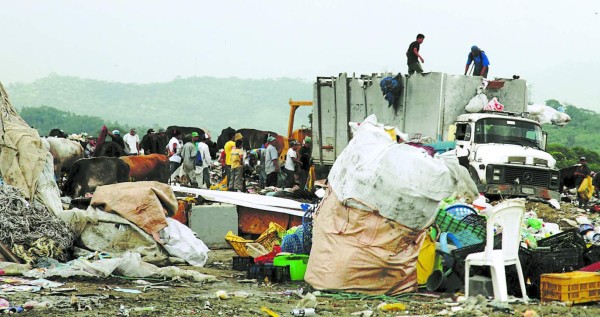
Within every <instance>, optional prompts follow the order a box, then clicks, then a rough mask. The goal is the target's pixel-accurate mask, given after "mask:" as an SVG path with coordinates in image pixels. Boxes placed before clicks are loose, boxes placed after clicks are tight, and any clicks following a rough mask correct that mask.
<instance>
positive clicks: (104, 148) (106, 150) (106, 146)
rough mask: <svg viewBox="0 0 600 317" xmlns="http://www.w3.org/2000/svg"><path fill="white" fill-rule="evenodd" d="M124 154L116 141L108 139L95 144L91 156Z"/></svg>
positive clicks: (117, 155) (118, 155)
mask: <svg viewBox="0 0 600 317" xmlns="http://www.w3.org/2000/svg"><path fill="white" fill-rule="evenodd" d="M124 155H125V150H124V149H123V147H122V146H121V145H119V144H118V143H117V142H113V141H109V142H104V143H102V144H101V145H98V146H96V149H95V150H94V153H93V154H92V156H93V157H121V156H124Z"/></svg>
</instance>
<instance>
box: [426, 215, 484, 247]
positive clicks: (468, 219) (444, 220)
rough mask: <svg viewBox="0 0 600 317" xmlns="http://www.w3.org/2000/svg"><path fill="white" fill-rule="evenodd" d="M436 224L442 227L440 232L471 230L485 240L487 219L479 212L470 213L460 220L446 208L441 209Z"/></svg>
mask: <svg viewBox="0 0 600 317" xmlns="http://www.w3.org/2000/svg"><path fill="white" fill-rule="evenodd" d="M435 224H436V225H437V226H438V227H439V228H440V232H452V233H457V232H461V231H469V232H472V233H473V234H474V235H475V236H477V237H478V238H480V239H481V240H485V234H486V229H485V225H486V219H485V217H482V216H479V215H477V214H469V215H467V216H465V217H464V218H462V219H461V220H458V219H456V218H454V217H453V216H452V215H451V214H449V213H447V212H446V211H445V210H440V211H439V212H438V214H437V216H436V218H435Z"/></svg>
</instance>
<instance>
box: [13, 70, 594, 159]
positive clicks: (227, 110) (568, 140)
mask: <svg viewBox="0 0 600 317" xmlns="http://www.w3.org/2000/svg"><path fill="white" fill-rule="evenodd" d="M6 90H7V91H8V94H9V96H10V98H11V101H12V103H13V104H14V105H15V106H16V107H17V109H18V111H19V112H20V113H21V115H22V116H23V118H24V119H25V120H26V121H27V122H28V123H29V124H30V125H32V126H34V127H35V128H37V129H38V131H39V132H40V134H41V135H45V134H47V133H48V131H50V129H52V128H55V127H59V128H62V129H63V130H65V131H66V132H68V133H79V132H88V133H90V134H97V132H98V131H99V129H100V127H101V126H102V125H103V124H106V125H107V126H109V128H111V129H113V128H119V129H121V130H127V129H128V128H129V127H136V128H138V129H139V133H140V134H144V131H145V129H146V128H148V127H153V128H155V129H156V128H166V127H167V126H169V125H182V126H197V127H202V128H207V129H209V131H211V132H212V133H213V135H218V134H219V132H220V131H221V129H223V128H226V127H228V126H231V127H234V128H255V129H260V130H272V131H275V132H278V133H282V134H285V132H286V130H287V119H288V113H289V107H288V105H287V102H288V100H289V98H293V99H295V100H312V84H311V83H308V82H305V81H303V80H298V79H290V78H280V79H263V80H256V79H239V78H212V77H191V78H185V79H183V78H178V79H175V80H173V81H171V82H167V83H151V84H125V83H115V82H105V81H97V80H88V79H80V78H76V77H67V76H58V75H50V76H48V77H45V78H42V79H40V80H37V81H35V82H33V83H30V84H11V85H8V86H7V87H6ZM546 104H547V105H549V106H551V107H554V108H557V107H559V106H561V104H560V103H559V102H558V101H556V100H548V101H547V102H546ZM563 106H564V108H565V109H566V113H568V114H569V115H570V116H571V119H572V121H571V123H569V124H568V125H567V126H566V127H556V126H551V125H544V130H545V131H547V132H548V144H551V145H550V146H549V147H548V152H550V153H552V154H553V155H554V156H555V158H556V159H557V160H558V167H564V166H568V165H572V164H574V163H576V162H577V159H578V157H579V156H586V157H588V161H589V163H590V165H591V166H592V168H593V169H595V170H600V155H598V153H600V142H597V140H596V138H597V137H598V133H597V131H600V114H599V113H596V112H594V111H591V110H587V109H582V108H578V107H576V106H574V105H569V104H566V105H563ZM303 110H306V111H305V112H304V113H302V112H300V113H299V114H297V115H296V126H299V125H300V124H304V125H308V118H307V114H308V113H309V111H310V109H303ZM215 138H216V136H215Z"/></svg>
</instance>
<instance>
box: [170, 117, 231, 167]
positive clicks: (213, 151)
mask: <svg viewBox="0 0 600 317" xmlns="http://www.w3.org/2000/svg"><path fill="white" fill-rule="evenodd" d="M175 130H177V131H179V132H181V136H185V135H186V134H191V133H192V132H196V133H198V135H200V136H202V135H204V134H207V133H208V131H205V130H203V129H200V128H195V127H180V126H176V125H172V126H169V127H167V137H168V138H169V139H170V138H172V137H173V131H175ZM206 145H208V151H209V152H210V156H211V157H212V158H213V159H216V158H217V152H218V150H219V147H218V146H217V144H216V143H215V142H213V141H212V140H208V142H206Z"/></svg>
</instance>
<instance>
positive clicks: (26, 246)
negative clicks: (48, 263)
mask: <svg viewBox="0 0 600 317" xmlns="http://www.w3.org/2000/svg"><path fill="white" fill-rule="evenodd" d="M74 240H75V234H74V233H73V232H72V231H71V230H69V228H68V227H67V225H66V224H65V223H64V222H62V221H61V220H60V219H59V218H58V217H56V216H55V215H54V214H53V213H51V212H50V211H48V209H47V208H46V207H45V206H44V205H42V204H41V203H40V202H38V201H36V200H33V201H31V202H28V201H27V200H25V198H24V197H23V196H22V195H21V192H20V191H19V190H18V189H16V188H15V187H13V186H10V185H6V184H4V185H2V186H0V241H2V243H3V244H4V245H5V246H10V251H11V252H12V253H13V255H14V256H16V257H17V258H18V259H19V260H20V261H23V262H25V263H27V264H31V263H33V262H36V261H37V260H38V259H39V258H42V257H50V258H53V259H56V260H59V261H65V260H67V259H68V258H69V257H70V250H71V248H72V246H73V242H74ZM4 256H5V257H6V256H7V254H5V255H4ZM14 256H12V255H9V256H8V259H13V260H15V259H14Z"/></svg>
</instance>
